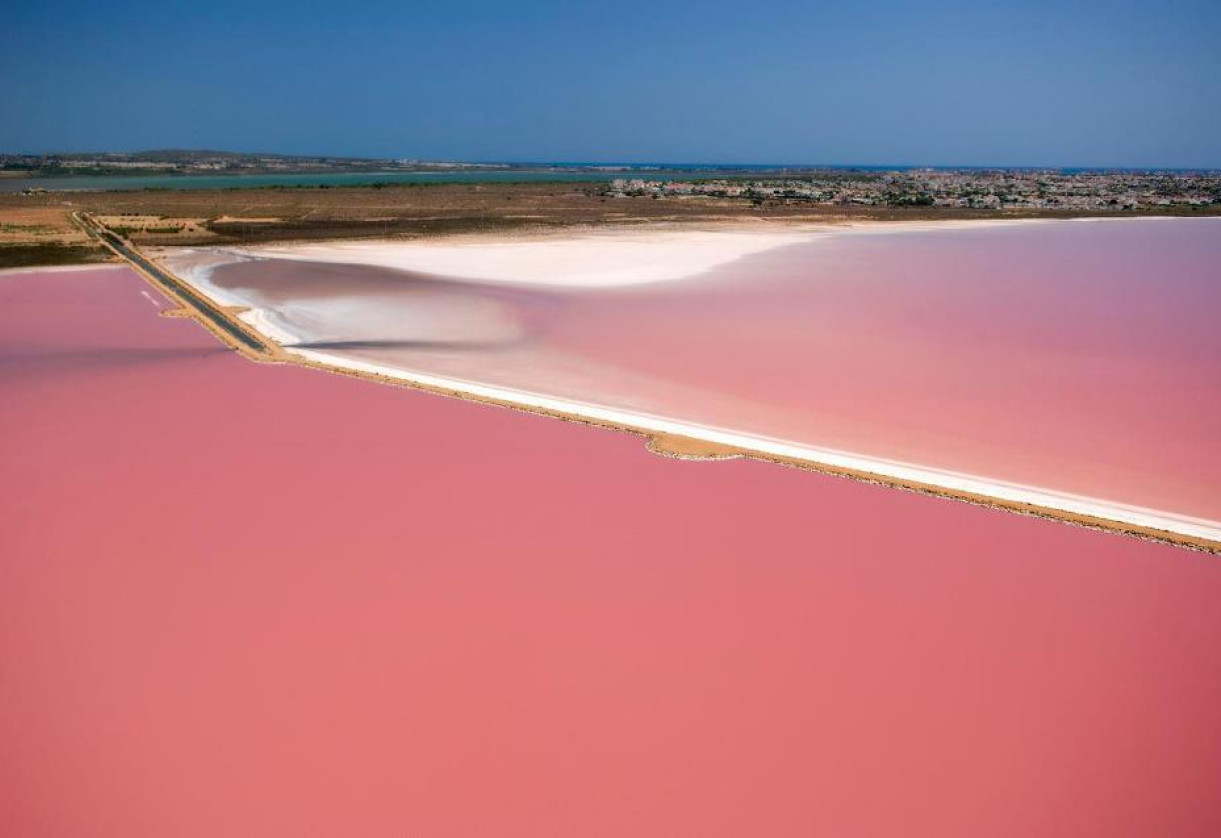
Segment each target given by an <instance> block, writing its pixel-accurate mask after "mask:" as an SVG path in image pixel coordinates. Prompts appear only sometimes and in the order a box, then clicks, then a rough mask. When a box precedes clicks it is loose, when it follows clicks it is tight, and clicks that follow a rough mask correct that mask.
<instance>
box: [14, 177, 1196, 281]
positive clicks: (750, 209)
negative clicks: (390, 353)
mask: <svg viewBox="0 0 1221 838" xmlns="http://www.w3.org/2000/svg"><path fill="white" fill-rule="evenodd" d="M604 188H605V184H595V183H499V184H474V185H470V184H437V185H395V186H386V187H381V188H377V187H359V188H344V189H326V188H284V189H233V190H207V191H169V190H167V191H123V192H63V193H46V194H33V195H20V194H0V224H4V225H7V227H8V229H9V230H10V231H11V232H10V233H9V234H6V235H8V236H9V238H8V239H7V240H0V241H3V242H4V243H5V245H6V246H7V247H13V246H15V245H32V244H46V243H50V242H53V243H56V244H59V245H61V246H62V245H64V244H68V243H69V241H68V240H69V239H71V240H72V242H79V241H80V239H79V238H77V237H76V232H75V231H74V230H73V228H72V227H71V224H70V222H69V215H70V213H71V212H72V211H73V210H87V211H88V212H91V213H94V214H95V215H97V216H99V217H105V220H106V223H107V224H108V226H111V227H112V229H120V230H121V231H122V232H124V234H126V235H128V236H129V237H130V238H131V240H132V241H134V242H135V243H136V244H139V245H202V244H239V243H242V244H254V243H266V242H282V241H305V240H318V239H347V238H384V237H398V236H401V237H412V238H414V237H422V236H434V235H443V234H449V233H472V232H487V231H501V230H515V229H520V230H535V229H547V228H559V227H569V226H577V225H631V224H642V223H675V224H681V223H686V222H693V221H696V222H715V221H752V220H758V221H772V222H803V221H804V222H829V221H851V220H870V219H873V220H934V219H935V220H948V219H978V218H1032V217H1054V218H1066V217H1074V216H1080V215H1083V214H1085V213H1080V212H1071V211H1050V210H1048V211H1037V210H1013V211H1007V210H983V209H978V210H975V209H951V208H928V207H870V206H849V205H818V204H810V203H805V202H796V201H786V200H783V199H768V200H763V201H759V202H753V201H750V200H734V199H724V198H714V197H709V196H658V197H651V196H640V197H610V196H606V195H603V194H601V192H602V191H603V190H604ZM1206 212H1208V211H1205V210H1190V211H1188V210H1183V211H1182V214H1192V215H1200V214H1205V213H1206ZM1126 215H1130V214H1126ZM32 218H35V219H37V220H36V221H33V222H31V221H29V220H28V219H32ZM22 219H27V220H25V221H23V220H22ZM30 224H33V225H35V226H37V227H39V228H40V229H39V230H35V229H32V228H31V227H30V226H29V225H30ZM23 225H24V226H23ZM16 253H17V251H15V250H14V251H10V254H16ZM11 265H12V262H11V260H6V255H5V252H4V251H3V250H0V267H6V266H11Z"/></svg>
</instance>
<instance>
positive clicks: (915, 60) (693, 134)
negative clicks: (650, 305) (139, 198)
mask: <svg viewBox="0 0 1221 838" xmlns="http://www.w3.org/2000/svg"><path fill="white" fill-rule="evenodd" d="M167 147H170V148H184V147H185V148H223V149H233V150H263V151H277V152H287V153H308V154H312V153H318V154H336V155H339V154H350V155H373V156H394V157H424V158H438V159H441V158H447V159H472V160H474V159H484V160H608V161H611V160H613V161H650V160H664V161H672V162H764V163H827V164H834V163H843V164H849V163H860V164H891V163H893V164H901V163H907V164H930V165H937V164H944V165H955V164H961V165H970V164H979V165H1067V166H1073V165H1097V166H1179V167H1195V166H1209V167H1221V2H1217V0H1187V1H1186V2H1175V1H1174V0H1169V1H1168V2H1167V0H1162V1H1161V2H1127V0H1115V2H1078V1H1077V0H1059V1H1058V2H1048V0H1027V2H1010V3H989V2H987V1H986V0H976V1H975V2H925V3H916V2H873V3H861V2H824V3H818V2H756V3H753V4H752V3H745V2H733V3H730V2H721V0H705V2H691V1H690V0H687V2H676V1H675V0H651V1H650V2H637V0H622V2H600V3H575V2H569V3H562V2H553V1H552V0H518V2H483V0H474V1H473V2H415V3H413V2H400V3H361V2H348V3H335V2H331V3H312V2H308V1H303V2H294V3H279V2H262V3H261V2H256V0H248V2H244V3H232V2H227V0H214V1H212V2H207V3H177V2H170V1H166V0H162V1H161V2H148V1H147V0H145V2H140V3H128V2H123V1H122V0H119V2H111V3H104V4H99V3H71V2H37V3H16V4H13V5H12V6H11V7H10V8H9V9H7V10H6V12H5V15H4V20H3V24H2V25H0V150H6V151H43V150H99V149H119V150H131V149H142V148H167Z"/></svg>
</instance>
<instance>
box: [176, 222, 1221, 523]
mask: <svg viewBox="0 0 1221 838" xmlns="http://www.w3.org/2000/svg"><path fill="white" fill-rule="evenodd" d="M989 223H1027V224H1029V223H1036V224H1037V223H1041V222H1038V221H1021V222H974V223H973V224H972V226H976V225H980V224H984V225H986V224H989ZM947 226H961V224H959V225H953V224H935V225H931V224H922V223H916V224H910V225H909V224H896V225H884V226H883V225H864V226H859V227H839V228H826V227H823V228H805V229H788V230H781V231H776V230H767V231H744V230H741V229H739V230H727V231H723V232H721V231H716V232H712V231H682V232H678V231H672V230H662V231H633V232H631V233H618V232H616V233H590V234H584V235H579V236H575V237H574V236H551V237H546V238H541V239H533V240H523V239H514V240H510V241H504V240H488V239H478V240H464V241H459V242H453V241H449V240H447V241H424V242H361V243H336V244H309V245H297V246H280V247H267V248H258V249H250V250H245V251H230V252H228V253H226V252H194V253H187V254H182V255H179V256H176V257H173V258H171V259H170V260H168V261H169V263H170V265H171V267H173V269H174V270H176V271H178V272H179V273H180V275H183V276H184V277H185V278H187V279H188V280H189V281H191V282H192V283H193V284H195V285H196V287H198V288H199V289H200V290H201V291H203V292H204V293H206V294H208V295H209V296H211V297H212V298H213V299H214V300H216V301H217V302H218V303H221V304H223V305H229V306H246V307H248V308H247V310H246V311H244V312H243V313H242V314H241V317H242V319H243V320H244V321H246V322H247V323H249V324H250V325H251V326H252V327H254V328H256V329H258V330H259V331H260V332H262V333H263V334H265V335H267V336H268V337H269V338H271V339H272V340H275V341H276V342H277V343H280V344H282V345H286V346H285V349H286V351H287V352H289V353H292V354H294V355H297V356H299V357H301V358H302V359H305V360H307V361H308V362H312V363H316V364H320V365H324V366H328V367H335V368H340V369H345V370H350V371H353V372H357V373H361V374H365V375H369V376H374V377H379V378H383V379H394V380H398V381H403V382H408V383H411V384H413V385H417V386H421V387H424V388H427V389H431V390H437V391H442V392H447V393H453V394H457V395H462V396H465V397H468V398H473V399H478V400H483V401H489V402H494V403H500V404H508V405H512V406H516V407H520V408H524V409H526V410H530V411H534V412H540V413H546V414H552V415H560V416H565V417H574V418H579V419H582V420H585V421H589V422H592V423H595V424H600V425H605V426H610V427H615V428H622V429H627V430H631V431H634V432H638V433H642V434H646V435H650V436H655V435H663V436H675V437H684V438H687V439H692V440H699V441H701V442H705V443H709V444H710V445H712V446H720V447H724V448H728V449H738V450H741V451H743V452H746V453H749V454H754V455H758V456H760V457H762V458H765V459H772V460H777V461H785V462H794V463H798V464H809V465H810V466H814V467H822V468H826V469H829V470H835V471H841V472H845V473H849V474H853V475H856V476H863V477H865V478H866V479H873V478H876V479H878V480H880V481H882V482H887V483H891V484H897V485H903V486H909V487H916V488H922V489H924V488H927V489H932V490H935V491H939V492H941V493H945V494H950V495H954V496H958V497H964V498H968V499H973V500H980V499H982V500H984V501H987V500H994V501H996V502H997V503H998V504H999V505H1004V506H1007V507H1009V508H1017V509H1019V510H1021V509H1025V508H1026V507H1031V509H1030V510H1029V511H1034V512H1038V513H1043V514H1048V513H1050V514H1054V515H1056V516H1058V517H1065V518H1069V519H1075V520H1079V521H1081V522H1083V523H1091V522H1097V521H1104V522H1116V523H1118V524H1121V525H1125V526H1128V527H1132V528H1140V529H1144V530H1148V531H1157V532H1164V533H1170V534H1173V535H1175V536H1180V537H1186V538H1187V539H1193V540H1203V541H1207V542H1213V543H1221V524H1219V523H1217V522H1214V521H1209V520H1204V519H1200V518H1194V517H1189V516H1182V515H1177V514H1174V513H1170V512H1163V511H1159V510H1154V509H1148V508H1143V507H1137V506H1130V505H1126V504H1120V503H1114V502H1109V501H1106V500H1103V499H1099V498H1092V497H1084V496H1079V495H1073V494H1068V493H1063V492H1057V491H1054V490H1049V489H1042V488H1039V487H1036V486H1029V485H1021V484H1016V483H1009V482H1004V481H1000V480H995V479H991V478H988V477H985V476H980V475H972V474H964V473H960V472H955V471H949V470H944V469H938V468H932V467H927V466H922V465H919V464H915V463H910V462H901V461H896V460H888V459H881V458H877V457H871V456H868V455H862V454H857V453H854V452H848V451H840V450H834V449H829V448H820V447H817V446H812V445H807V444H801V443H796V442H792V441H789V440H784V439H776V438H771V437H765V436H759V435H754V434H746V433H741V432H737V431H735V430H733V429H730V428H723V427H715V426H710V425H702V424H699V423H695V422H690V421H682V420H678V419H672V418H669V417H666V416H659V415H653V414H649V413H643V412H635V411H628V410H620V409H614V408H608V407H603V406H600V405H596V404H591V403H588V402H583V401H576V400H572V399H563V398H555V397H553V396H549V395H546V394H543V393H537V392H529V391H525V390H520V389H510V388H505V387H498V386H492V385H488V384H484V383H480V382H477V381H471V380H465V379H459V378H452V377H444V376H437V375H431V374H428V373H423V372H419V371H415V370H410V369H400V368H395V367H389V366H385V365H381V364H375V363H371V362H368V361H364V360H358V359H355V358H351V357H346V356H343V355H339V354H335V353H333V352H321V351H317V350H309V349H297V348H293V347H292V346H291V344H293V343H297V342H305V341H308V340H310V339H311V336H310V335H307V334H296V333H294V332H293V331H292V327H291V325H290V324H288V323H286V322H285V321H284V318H282V317H279V316H278V315H277V313H276V312H274V311H268V310H264V309H260V308H258V307H257V306H254V305H253V304H252V301H251V300H249V299H246V298H242V297H238V296H235V295H234V294H233V292H222V291H220V290H218V289H217V288H215V287H214V286H213V285H211V284H210V283H209V282H208V273H209V271H210V268H211V267H213V266H215V265H217V264H221V263H224V262H225V261H232V260H233V259H235V258H237V259H245V258H252V257H253V258H277V259H293V260H302V261H313V262H332V263H344V264H359V265H373V266H381V267H387V268H395V269H400V270H409V271H416V272H423V273H431V274H437V275H441V276H447V277H461V278H463V279H467V280H476V281H484V282H489V283H505V284H517V285H534V286H538V285H548V286H561V285H566V286H569V287H580V288H602V289H609V288H615V287H627V286H632V285H641V284H646V283H653V282H666V281H674V280H680V279H690V278H692V277H695V276H697V275H699V274H702V273H704V272H706V271H708V270H710V269H712V268H714V267H716V266H719V265H722V264H725V263H727V262H730V261H732V260H734V259H738V258H741V257H743V256H747V255H750V254H754V253H761V252H763V251H766V250H770V249H773V248H777V247H783V246H785V245H788V244H797V243H801V242H805V241H810V240H811V239H812V238H815V237H818V236H826V235H845V234H848V235H856V234H871V235H875V234H879V233H886V232H899V231H911V230H913V229H914V228H918V229H930V228H944V227H947Z"/></svg>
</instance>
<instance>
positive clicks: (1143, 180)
mask: <svg viewBox="0 0 1221 838" xmlns="http://www.w3.org/2000/svg"><path fill="white" fill-rule="evenodd" d="M412 172H431V173H436V174H441V173H444V172H453V173H455V177H461V178H462V179H463V180H465V181H467V182H471V181H478V179H479V176H480V174H481V173H484V172H486V173H487V174H488V175H489V179H497V180H505V179H509V180H512V179H513V178H514V173H520V174H521V176H522V180H523V181H526V180H537V179H549V178H551V177H559V178H563V179H567V180H570V181H571V180H579V179H580V177H579V176H580V175H582V174H585V175H588V176H589V178H588V179H589V180H590V181H591V182H596V185H594V186H592V187H591V188H590V189H589V190H588V193H589V194H591V195H597V196H600V197H616V198H618V197H641V196H646V197H658V198H662V197H667V198H683V197H699V198H704V199H727V200H731V201H733V202H745V203H747V204H749V203H754V204H756V205H762V204H764V203H766V204H767V205H769V206H777V205H797V206H800V205H807V206H814V205H821V206H843V207H852V206H860V207H869V206H872V207H892V208H902V207H917V208H918V207H924V208H955V209H974V210H993V211H1003V210H1037V211H1051V212H1055V211H1069V212H1071V211H1078V212H1099V211H1102V212H1125V211H1127V212H1133V211H1141V212H1150V211H1153V212H1157V211H1163V210H1165V211H1176V212H1177V211H1193V210H1201V211H1209V212H1216V211H1218V209H1221V171H1215V170H1213V171H1196V172H1186V171H1152V170H1151V171H1130V170H1114V171H1105V170H1093V169H1091V170H1075V169H1048V170H1033V169H968V168H963V169H946V168H896V169H894V170H891V171H883V170H879V169H876V168H869V167H862V168H840V167H830V168H812V167H806V168H802V167H777V166H742V165H736V166H735V165H671V164H614V163H495V162H493V163H481V162H474V163H472V162H462V161H436V160H420V159H415V158H396V159H379V158H364V157H308V156H294V155H280V154H248V153H239V152H228V151H190V150H163V151H142V152H96V153H76V154H0V177H4V178H8V179H12V178H22V179H23V181H22V182H23V183H26V184H28V189H27V190H26V191H27V192H28V193H37V192H42V191H45V189H57V188H60V187H57V186H55V184H54V180H55V177H56V176H64V175H74V176H77V177H78V178H79V177H80V176H90V175H124V174H130V175H137V174H158V175H182V176H184V178H185V177H187V176H190V175H216V174H222V175H242V174H301V175H328V174H349V175H355V174H360V173H368V174H374V173H376V174H385V173H412ZM616 176H618V177H616ZM43 178H45V179H46V183H45V185H44V184H42V183H38V182H37V181H38V180H41V179H43ZM31 180H33V181H34V182H31ZM185 182H186V181H185V180H184V183H185ZM77 183H79V181H77ZM76 188H81V187H79V186H78V187H76ZM108 188H114V187H108Z"/></svg>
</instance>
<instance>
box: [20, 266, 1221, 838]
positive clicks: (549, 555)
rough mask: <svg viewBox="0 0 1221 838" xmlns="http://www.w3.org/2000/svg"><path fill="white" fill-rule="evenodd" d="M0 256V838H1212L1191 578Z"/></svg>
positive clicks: (1004, 518) (1213, 711) (1136, 552)
mask: <svg viewBox="0 0 1221 838" xmlns="http://www.w3.org/2000/svg"><path fill="white" fill-rule="evenodd" d="M143 288H144V286H143V284H142V283H141V282H140V281H138V280H137V279H136V278H135V277H134V276H132V275H131V274H129V273H127V272H126V271H124V270H122V269H113V268H112V269H101V270H93V271H88V272H83V273H71V274H35V275H25V276H17V277H14V276H5V277H0V393H2V394H3V409H2V410H0V743H2V747H0V790H2V793H0V834H3V835H13V836H23V838H24V836H73V838H80V837H81V836H101V835H123V836H166V835H175V836H195V835H198V836H216V835H260V836H274V835H285V836H303V835H451V836H461V835H469V836H487V835H498V836H502V835H503V836H507V835H521V836H541V835H557V836H560V835H564V836H568V835H582V836H592V835H608V836H610V835H639V836H648V835H659V836H660V835H665V836H673V835H705V836H715V835H725V836H741V835H769V836H784V835H811V834H820V835H838V836H875V835H897V834H902V835H909V836H947V835H962V836H968V835H990V836H1006V835H1013V836H1026V835H1044V836H1056V835H1063V836H1105V838H1117V837H1118V836H1148V835H1175V836H1200V838H1206V837H1207V838H1211V836H1215V835H1217V834H1221V802H1219V800H1218V797H1217V794H1216V789H1217V779H1218V770H1219V766H1221V715H1219V713H1218V707H1221V658H1219V657H1218V655H1217V642H1218V639H1221V609H1219V608H1218V607H1217V603H1218V602H1221V561H1218V559H1217V558H1216V557H1214V556H1210V555H1205V554H1201V553H1194V552H1189V551H1186V550H1181V549H1176V548H1171V547H1167V546H1162V545H1154V544H1148V543H1143V542H1139V541H1135V540H1131V539H1127V538H1123V537H1120V536H1115V535H1108V534H1102V533H1097V532H1091V531H1087V530H1082V529H1076V528H1072V527H1069V526H1066V525H1062V524H1057V523H1053V522H1048V521H1042V520H1037V519H1031V518H1022V517H1018V516H1013V515H1009V514H1005V513H1000V512H995V511H991V510H984V509H980V508H975V507H970V506H966V505H963V504H958V503H953V502H949V501H944V500H937V499H932V498H926V497H921V496H916V495H912V494H907V493H902V492H897V491H893V490H888V489H883V488H880V487H876V486H866V485H861V484H857V483H853V482H849V481H845V480H839V479H832V478H825V477H821V476H818V475H813V474H809V473H805V472H800V471H796V470H790V469H784V468H780V467H776V466H769V465H765V464H761V463H754V462H743V461H738V462H727V463H687V462H678V461H674V460H666V459H661V458H658V457H655V456H653V455H650V454H648V453H647V452H646V451H645V450H644V448H643V446H642V444H641V442H640V440H638V439H636V438H633V437H629V436H626V435H621V434H616V433H612V432H608V431H600V430H596V429H591V428H587V427H582V426H576V425H571V424H567V423H562V422H556V421H551V420H546V419H540V418H538V417H532V416H526V415H521V414H517V413H514V412H510V411H506V410H500V409H496V408H490V407H484V406H479V405H474V404H470V403H463V402H458V401H452V400H446V399H442V398H439V397H433V396H427V395H422V394H419V393H414V392H411V391H407V390H400V389H395V388H390V387H383V386H379V385H375V384H370V383H368V382H362V381H355V380H350V379H344V378H340V377H337V376H332V375H327V374H325V373H319V372H313V371H308V370H304V369H300V368H289V367H280V366H269V365H258V364H253V363H250V362H248V361H245V360H243V359H241V358H239V357H238V356H236V355H234V354H233V353H230V352H226V351H221V350H219V349H218V346H217V344H216V342H215V341H214V339H213V338H212V337H211V336H210V335H208V334H207V333H206V332H204V331H203V330H202V329H200V328H199V327H197V326H196V325H194V324H192V323H189V322H185V321H181V320H172V319H167V318H162V317H158V316H157V313H156V310H155V308H154V305H153V304H152V303H151V302H150V301H149V300H148V299H146V298H145V297H144V296H143V295H142V294H141V291H142V289H143Z"/></svg>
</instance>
